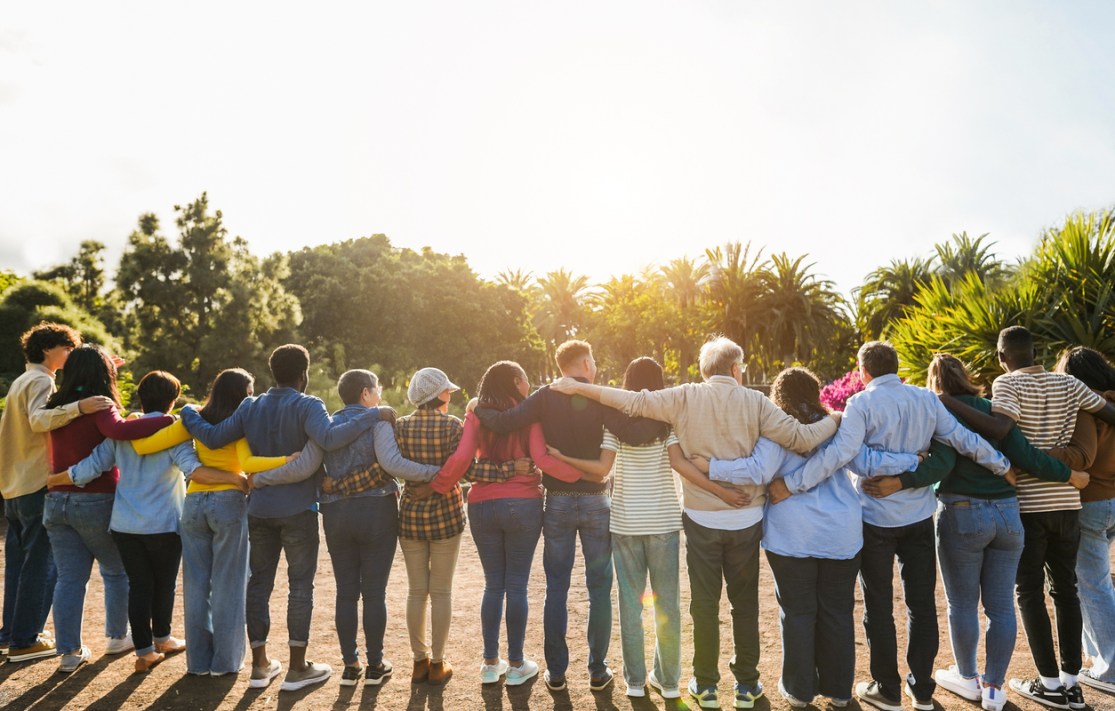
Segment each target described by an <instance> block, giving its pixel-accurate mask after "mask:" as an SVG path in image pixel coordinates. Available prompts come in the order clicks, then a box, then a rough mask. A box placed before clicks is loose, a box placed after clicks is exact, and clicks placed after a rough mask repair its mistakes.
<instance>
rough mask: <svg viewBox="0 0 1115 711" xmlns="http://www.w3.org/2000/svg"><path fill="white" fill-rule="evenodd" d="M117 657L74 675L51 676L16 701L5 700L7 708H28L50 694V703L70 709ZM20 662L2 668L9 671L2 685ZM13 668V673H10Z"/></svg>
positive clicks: (101, 661) (108, 658)
mask: <svg viewBox="0 0 1115 711" xmlns="http://www.w3.org/2000/svg"><path fill="white" fill-rule="evenodd" d="M115 660H116V658H115V657H101V658H100V659H98V660H97V661H96V662H94V663H91V664H88V663H87V664H83V665H81V666H80V667H78V669H77V671H75V672H73V673H72V674H56V673H54V674H51V675H50V676H48V677H47V678H46V679H43V680H42V681H41V682H39V683H38V684H36V685H35V686H33V687H31V688H30V689H28V690H27V691H24V692H23V693H22V694H20V695H19V696H18V697H16V698H14V699H10V700H8V699H5V702H4V707H5V708H13V709H19V708H27V707H29V706H31V705H33V704H35V703H37V702H38V701H40V700H42V699H43V698H44V697H46V695H47V694H50V702H51V703H52V704H54V703H55V702H57V704H58V708H70V707H71V705H73V706H77V705H76V704H71V702H72V701H73V700H74V699H75V698H77V695H78V694H80V693H81V692H82V690H83V689H85V687H86V686H88V685H89V683H90V682H91V681H93V679H95V678H96V677H97V675H98V674H100V673H101V672H103V671H104V670H106V669H108V666H109V664H111V663H112V662H113V661H115ZM51 662H53V660H51V659H43V660H41V661H40V662H39V663H40V664H41V663H47V664H49V663H51ZM19 664H20V663H19V662H8V663H6V664H4V666H3V667H0V670H3V671H7V672H8V673H7V674H3V675H2V676H0V683H3V681H4V680H5V679H7V677H8V674H10V673H11V671H14V670H15V669H18V668H19ZM9 668H11V671H9Z"/></svg>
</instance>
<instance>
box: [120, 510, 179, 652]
mask: <svg viewBox="0 0 1115 711" xmlns="http://www.w3.org/2000/svg"><path fill="white" fill-rule="evenodd" d="M112 540H114V541H116V547H117V549H119V551H120V559H121V560H123V561H124V570H125V571H126V572H127V574H128V620H129V621H130V622H131V623H132V641H133V642H135V647H136V655H137V656H143V655H144V654H149V653H151V652H154V651H155V642H165V641H166V640H167V639H168V638H169V637H170V618H171V615H172V614H173V613H174V589H175V586H176V582H177V580H178V564H179V562H180V561H181V560H182V539H181V538H179V537H178V534H177V533H152V534H135V533H120V532H119V531H113V532H112Z"/></svg>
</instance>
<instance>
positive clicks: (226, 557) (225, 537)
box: [179, 489, 248, 674]
mask: <svg viewBox="0 0 1115 711" xmlns="http://www.w3.org/2000/svg"><path fill="white" fill-rule="evenodd" d="M179 533H180V534H181V535H182V587H183V592H184V594H185V602H184V607H185V617H186V639H188V640H189V644H188V645H187V647H186V671H187V672H189V673H191V674H205V673H207V672H216V673H217V674H225V673H236V672H238V671H240V667H241V666H242V665H243V663H244V649H245V647H246V644H245V632H244V630H245V622H244V605H245V592H246V588H247V585H248V499H247V497H245V496H244V495H243V494H242V493H240V491H239V490H237V489H230V490H225V491H201V492H197V493H193V494H188V495H187V496H186V501H185V503H184V504H183V506H182V523H181V525H180V527H179Z"/></svg>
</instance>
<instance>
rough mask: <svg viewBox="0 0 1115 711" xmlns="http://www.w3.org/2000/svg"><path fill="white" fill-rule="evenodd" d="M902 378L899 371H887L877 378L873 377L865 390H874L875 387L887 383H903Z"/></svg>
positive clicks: (883, 385)
mask: <svg viewBox="0 0 1115 711" xmlns="http://www.w3.org/2000/svg"><path fill="white" fill-rule="evenodd" d="M901 384H902V380H900V379H899V377H898V374H897V373H887V374H886V375H880V376H879V377H877V378H872V379H871V382H870V383H868V384H867V387H866V388H864V389H865V390H874V389H875V388H881V387H885V386H887V385H901Z"/></svg>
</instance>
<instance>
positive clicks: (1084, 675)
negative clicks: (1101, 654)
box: [1077, 669, 1115, 694]
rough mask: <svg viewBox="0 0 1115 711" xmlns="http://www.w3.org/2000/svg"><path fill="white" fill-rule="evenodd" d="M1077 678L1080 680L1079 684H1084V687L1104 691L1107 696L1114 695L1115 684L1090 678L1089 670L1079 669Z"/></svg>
mask: <svg viewBox="0 0 1115 711" xmlns="http://www.w3.org/2000/svg"><path fill="white" fill-rule="evenodd" d="M1077 678H1078V679H1079V680H1080V683H1081V684H1084V685H1085V686H1090V687H1092V688H1093V689H1099V690H1100V691H1106V692H1107V693H1109V694H1115V682H1111V681H1103V680H1102V679H1097V678H1096V677H1094V676H1092V670H1091V669H1081V670H1080V676H1079V677H1077Z"/></svg>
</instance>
